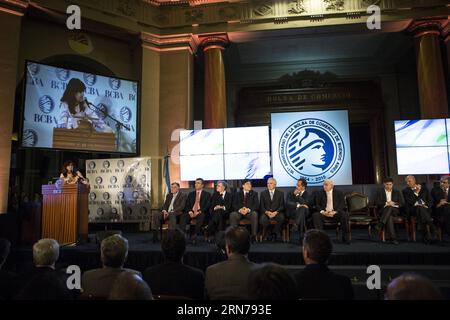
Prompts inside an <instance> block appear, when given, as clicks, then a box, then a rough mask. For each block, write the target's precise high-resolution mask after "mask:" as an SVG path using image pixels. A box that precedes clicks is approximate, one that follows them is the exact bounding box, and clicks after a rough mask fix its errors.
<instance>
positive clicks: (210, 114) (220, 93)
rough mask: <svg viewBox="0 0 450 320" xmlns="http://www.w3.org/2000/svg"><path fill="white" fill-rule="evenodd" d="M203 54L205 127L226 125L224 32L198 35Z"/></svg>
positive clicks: (225, 40) (225, 43)
mask: <svg viewBox="0 0 450 320" xmlns="http://www.w3.org/2000/svg"><path fill="white" fill-rule="evenodd" d="M199 39H200V43H201V45H202V47H203V52H204V55H205V88H204V90H205V115H204V119H205V120H204V127H205V128H225V127H227V101H226V86H225V66H224V62H223V53H222V51H223V50H224V49H225V48H226V47H227V45H228V44H229V41H228V36H227V34H226V33H221V34H210V35H200V36H199Z"/></svg>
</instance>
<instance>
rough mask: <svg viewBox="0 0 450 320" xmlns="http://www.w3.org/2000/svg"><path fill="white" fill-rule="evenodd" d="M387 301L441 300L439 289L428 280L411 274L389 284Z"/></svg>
mask: <svg viewBox="0 0 450 320" xmlns="http://www.w3.org/2000/svg"><path fill="white" fill-rule="evenodd" d="M386 299H387V300H440V299H442V295H441V292H440V291H439V289H438V288H437V287H436V286H435V285H434V284H433V283H432V282H431V281H430V280H429V279H427V278H425V277H423V276H421V275H418V274H414V273H410V274H403V275H401V276H399V277H397V278H395V279H394V280H392V281H391V283H389V285H388V287H387V292H386Z"/></svg>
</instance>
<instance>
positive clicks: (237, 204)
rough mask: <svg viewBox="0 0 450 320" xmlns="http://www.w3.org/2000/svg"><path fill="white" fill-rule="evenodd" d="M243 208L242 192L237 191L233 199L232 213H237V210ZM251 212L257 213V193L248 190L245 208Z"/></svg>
mask: <svg viewBox="0 0 450 320" xmlns="http://www.w3.org/2000/svg"><path fill="white" fill-rule="evenodd" d="M243 207H244V191H243V190H241V191H238V192H237V193H236V194H235V195H234V199H233V211H236V212H237V211H239V209H241V208H243ZM245 207H247V208H249V209H250V212H251V211H258V209H259V199H258V193H257V192H256V191H253V190H250V192H249V193H248V194H247V205H246V206H245Z"/></svg>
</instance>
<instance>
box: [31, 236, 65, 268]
mask: <svg viewBox="0 0 450 320" xmlns="http://www.w3.org/2000/svg"><path fill="white" fill-rule="evenodd" d="M58 258H59V243H58V241H56V240H55V239H41V240H39V241H38V242H36V243H35V244H34V245H33V262H34V265H35V266H54V265H55V262H56V261H58Z"/></svg>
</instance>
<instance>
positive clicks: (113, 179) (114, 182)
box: [109, 176, 117, 184]
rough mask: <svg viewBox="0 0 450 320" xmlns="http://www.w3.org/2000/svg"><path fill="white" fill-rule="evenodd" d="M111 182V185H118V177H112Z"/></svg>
mask: <svg viewBox="0 0 450 320" xmlns="http://www.w3.org/2000/svg"><path fill="white" fill-rule="evenodd" d="M109 182H111V184H116V182H117V177H116V176H112V177H111V178H109Z"/></svg>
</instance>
